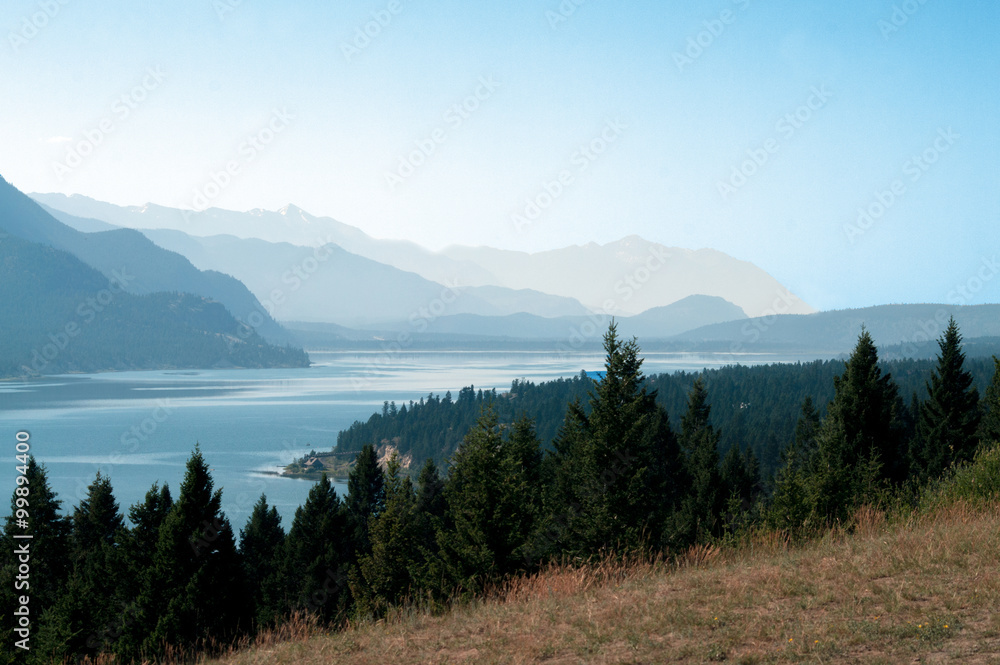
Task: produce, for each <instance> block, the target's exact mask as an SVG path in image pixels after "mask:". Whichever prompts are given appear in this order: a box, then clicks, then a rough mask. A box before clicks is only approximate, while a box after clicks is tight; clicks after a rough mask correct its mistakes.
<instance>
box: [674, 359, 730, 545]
mask: <svg viewBox="0 0 1000 665" xmlns="http://www.w3.org/2000/svg"><path fill="white" fill-rule="evenodd" d="M710 415H711V407H710V406H709V404H708V393H707V391H706V390H705V382H704V381H703V380H702V378H701V377H698V379H697V380H695V382H694V385H693V386H692V388H691V392H690V393H689V394H688V408H687V412H686V413H685V414H684V416H683V418H681V434H680V445H681V450H682V451H683V453H684V461H685V468H686V469H687V475H688V477H689V478H690V486H689V490H688V494H687V496H686V497H685V498H684V501H683V508H682V510H681V516H682V520H683V525H684V526H683V527H682V532H683V533H685V534H686V538H687V540H688V541H690V542H694V541H695V540H705V539H706V538H708V537H710V536H713V535H718V534H719V533H720V531H721V523H720V522H719V516H720V515H721V513H722V508H723V505H724V503H725V501H726V499H727V498H728V497H727V496H726V495H725V494H724V488H723V486H722V482H721V481H722V476H721V473H720V470H719V448H718V446H719V433H718V432H716V431H715V429H714V428H713V427H712V425H711V424H710V423H709V417H710Z"/></svg>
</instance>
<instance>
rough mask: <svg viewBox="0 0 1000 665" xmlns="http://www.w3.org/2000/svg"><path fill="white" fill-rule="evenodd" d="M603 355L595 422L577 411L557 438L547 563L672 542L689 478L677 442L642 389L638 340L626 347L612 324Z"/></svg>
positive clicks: (545, 535)
mask: <svg viewBox="0 0 1000 665" xmlns="http://www.w3.org/2000/svg"><path fill="white" fill-rule="evenodd" d="M604 348H605V352H606V356H605V372H604V376H603V377H602V378H601V380H600V381H599V382H594V383H593V391H592V393H591V394H590V398H589V407H590V412H589V414H588V413H585V411H584V409H583V408H582V407H581V406H580V404H579V402H573V403H571V404H570V407H569V409H568V411H567V413H566V417H565V420H564V422H563V426H562V428H561V430H560V431H559V434H558V436H557V438H556V442H555V453H554V456H553V462H552V464H551V467H552V468H551V474H552V478H553V480H552V484H551V491H550V492H549V495H548V497H547V500H546V504H547V509H546V520H545V522H544V524H543V525H542V537H541V543H542V544H543V545H545V546H547V547H545V548H544V549H543V550H542V551H543V552H545V553H546V554H549V555H558V554H559V553H561V552H568V553H573V554H576V555H582V556H592V555H594V554H596V553H597V552H599V551H600V550H602V549H614V550H634V549H638V548H645V547H649V546H655V545H658V544H659V543H661V542H662V541H663V540H664V539H671V538H673V537H674V535H673V530H672V529H671V527H670V525H669V520H668V517H669V516H670V515H671V514H672V512H673V510H674V509H675V507H676V505H677V503H678V502H679V500H680V497H681V495H682V494H683V479H684V477H685V476H684V473H683V469H682V466H681V461H680V451H679V448H678V444H677V441H676V438H675V437H674V435H673V432H672V431H671V430H670V425H669V422H668V418H667V414H666V412H665V411H664V410H663V408H662V407H659V406H657V404H656V392H655V391H650V390H648V389H647V388H646V387H645V385H644V379H643V375H642V371H641V367H642V360H641V359H640V358H639V355H638V354H639V347H638V345H637V344H636V342H635V340H631V341H628V342H621V341H620V340H619V339H618V336H617V331H616V328H615V325H614V324H613V323H612V325H611V326H610V328H609V330H608V333H607V334H606V335H605V338H604Z"/></svg>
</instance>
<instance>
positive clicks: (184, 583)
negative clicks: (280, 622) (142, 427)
mask: <svg viewBox="0 0 1000 665" xmlns="http://www.w3.org/2000/svg"><path fill="white" fill-rule="evenodd" d="M213 486H214V483H213V481H212V477H211V474H210V473H209V469H208V465H207V463H206V462H205V459H204V456H203V455H202V453H201V450H200V448H199V447H197V446H196V447H195V450H194V452H193V453H192V455H191V457H190V459H188V462H187V468H186V472H185V474H184V480H183V482H182V483H181V488H180V494H179V495H178V497H177V501H176V502H175V503H174V504H173V506H171V508H170V512H169V513H168V514H167V516H166V519H165V520H164V521H163V524H162V525H161V527H160V532H159V538H158V540H157V544H156V550H155V552H154V554H153V557H152V564H151V566H150V569H149V572H148V575H147V580H148V581H147V583H146V584H144V586H143V589H142V591H141V593H140V601H139V603H140V604H141V605H142V606H143V610H144V615H145V617H147V618H148V619H149V620H150V621H151V625H152V626H153V628H152V631H151V632H150V634H149V635H148V636H147V637H146V639H145V640H143V650H144V651H145V652H146V653H147V654H157V653H161V652H162V650H163V649H164V648H165V647H167V646H171V647H188V648H190V647H192V646H195V645H198V644H202V643H207V642H208V641H210V640H214V641H217V642H219V643H223V644H224V643H226V642H227V641H229V640H231V639H233V638H234V637H236V636H237V635H238V632H239V630H240V629H243V630H247V629H248V628H249V623H250V615H249V610H250V602H249V598H248V593H247V590H246V587H245V586H244V582H243V575H242V565H241V563H240V560H239V556H238V552H237V549H236V539H235V536H234V534H233V530H232V526H231V525H230V524H229V520H228V519H227V518H226V516H225V515H224V514H223V513H222V510H221V504H222V491H221V490H214V488H213Z"/></svg>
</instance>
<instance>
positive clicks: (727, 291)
mask: <svg viewBox="0 0 1000 665" xmlns="http://www.w3.org/2000/svg"><path fill="white" fill-rule="evenodd" d="M32 196H33V197H34V198H35V199H36V200H38V201H39V202H42V203H44V204H46V205H48V206H51V207H53V208H55V209H58V210H62V211H64V212H67V213H70V214H73V215H77V216H81V217H90V218H95V219H100V220H103V221H105V222H108V223H111V224H115V225H118V226H126V227H130V228H136V229H165V230H174V231H181V232H184V233H187V234H189V235H192V236H198V237H208V236H217V235H230V236H235V237H238V238H242V239H250V238H257V239H261V240H266V241H269V242H287V243H290V244H297V245H302V246H309V247H317V246H321V245H325V244H329V243H333V244H336V245H338V246H339V247H341V248H342V249H344V250H346V251H348V252H350V253H352V254H356V255H359V256H362V257H364V258H368V259H370V260H373V261H377V262H379V263H382V264H385V265H390V266H393V267H395V268H397V269H399V270H402V271H404V272H411V273H415V274H417V275H419V276H421V277H423V278H424V279H426V280H430V281H432V282H436V283H438V284H456V283H457V284H460V285H462V286H463V287H470V288H471V287H480V286H493V287H503V288H507V289H512V290H515V291H518V290H523V289H530V290H533V291H537V292H542V293H544V294H549V295H551V296H559V297H563V298H572V299H574V300H576V301H578V302H580V303H582V304H583V305H585V306H586V307H587V308H589V309H590V310H592V311H603V312H605V313H611V312H608V311H607V310H608V309H609V308H608V305H609V304H610V305H613V307H614V309H615V312H613V313H615V314H617V315H630V314H637V313H640V312H643V311H645V310H648V309H651V308H654V307H660V306H665V305H670V304H673V303H675V302H677V301H679V300H681V299H683V298H685V297H687V296H690V295H708V296H718V297H720V298H723V299H725V300H728V301H729V302H732V303H734V304H736V305H737V306H739V307H740V308H742V309H743V311H744V313H745V314H746V315H748V316H759V315H767V314H771V313H774V312H775V311H778V312H785V313H793V314H796V313H798V314H806V313H811V312H813V311H815V310H814V309H813V308H812V307H810V306H809V305H808V304H806V303H804V302H803V301H802V300H801V299H800V298H799V297H798V296H796V295H795V294H793V293H791V292H790V291H789V290H788V289H787V288H786V287H784V286H783V285H781V284H780V283H779V282H778V281H777V280H775V279H774V278H773V277H771V276H770V275H768V274H767V273H766V272H764V271H763V270H761V269H760V268H758V267H756V266H754V265H753V264H751V263H749V262H746V261H740V260H737V259H734V258H733V257H730V256H728V255H727V254H724V253H722V252H718V251H715V250H709V249H701V250H688V249H680V248H671V247H666V246H664V245H660V244H658V243H654V242H650V241H647V240H644V239H642V238H639V237H638V236H629V237H627V238H623V239H621V240H619V241H616V242H612V243H607V244H605V245H598V244H596V243H590V244H587V245H582V246H571V247H565V248H562V249H557V250H551V251H547V252H537V253H534V254H529V253H526V252H517V251H510V250H499V249H492V248H488V247H461V246H455V247H449V248H446V249H445V250H443V251H441V252H431V251H429V250H427V249H424V248H422V247H420V246H418V245H416V244H415V243H412V242H408V241H400V240H378V239H375V238H372V237H371V236H368V235H367V234H365V233H364V232H363V231H361V230H360V229H357V228H355V227H352V226H349V225H347V224H343V223H341V222H338V221H336V220H334V219H331V218H329V217H316V216H314V215H310V214H309V213H307V212H305V211H304V210H302V209H301V208H298V207H296V206H294V205H289V206H286V207H285V208H282V209H281V210H279V211H266V210H260V209H255V210H251V211H249V212H242V213H241V212H234V211H228V210H222V209H219V208H209V209H207V210H205V211H201V212H192V211H183V210H179V209H172V208H166V207H163V206H158V205H154V204H147V205H145V206H131V207H122V206H116V205H113V204H109V203H103V202H100V201H95V200H93V199H90V198H88V197H85V196H79V195H74V196H65V195H63V194H33V195H32ZM189 258H190V257H189ZM196 263H197V262H196ZM237 276H239V275H237ZM251 289H252V290H253V289H254V287H252V286H251ZM255 292H256V291H255ZM258 295H259V293H258ZM521 311H524V310H521ZM463 313H472V312H463ZM510 313H513V312H510ZM534 313H536V314H538V313H539V312H534ZM496 314H497V313H496V312H494V314H493V315H496ZM483 315H487V314H485V313H483ZM556 315H558V314H556V313H552V314H549V316H556ZM279 318H298V317H297V316H294V317H280V316H279Z"/></svg>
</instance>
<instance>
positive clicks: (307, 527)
mask: <svg viewBox="0 0 1000 665" xmlns="http://www.w3.org/2000/svg"><path fill="white" fill-rule="evenodd" d="M351 547H352V539H351V533H350V531H349V528H348V515H347V512H346V511H345V509H344V506H343V504H342V503H341V501H340V498H339V497H338V496H337V492H336V490H334V488H333V485H332V484H331V483H330V479H329V478H327V476H326V474H323V477H322V478H321V479H320V481H319V482H318V483H316V485H315V486H314V487H313V488H312V489H311V490H309V496H308V497H307V498H306V502H305V503H304V504H303V505H302V506H300V507H299V508H297V509H296V510H295V518H294V519H293V520H292V526H291V528H290V529H289V530H288V536H287V537H286V538H285V551H284V557H283V562H282V585H281V588H282V589H283V590H284V593H285V600H284V606H285V607H286V608H287V609H288V610H289V611H305V612H309V613H311V614H314V615H316V616H318V617H320V618H321V619H322V620H324V621H328V622H331V623H339V622H341V621H343V620H344V619H346V618H347V613H348V611H349V608H350V589H349V587H348V575H349V570H350V565H351V554H352V551H351Z"/></svg>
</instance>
